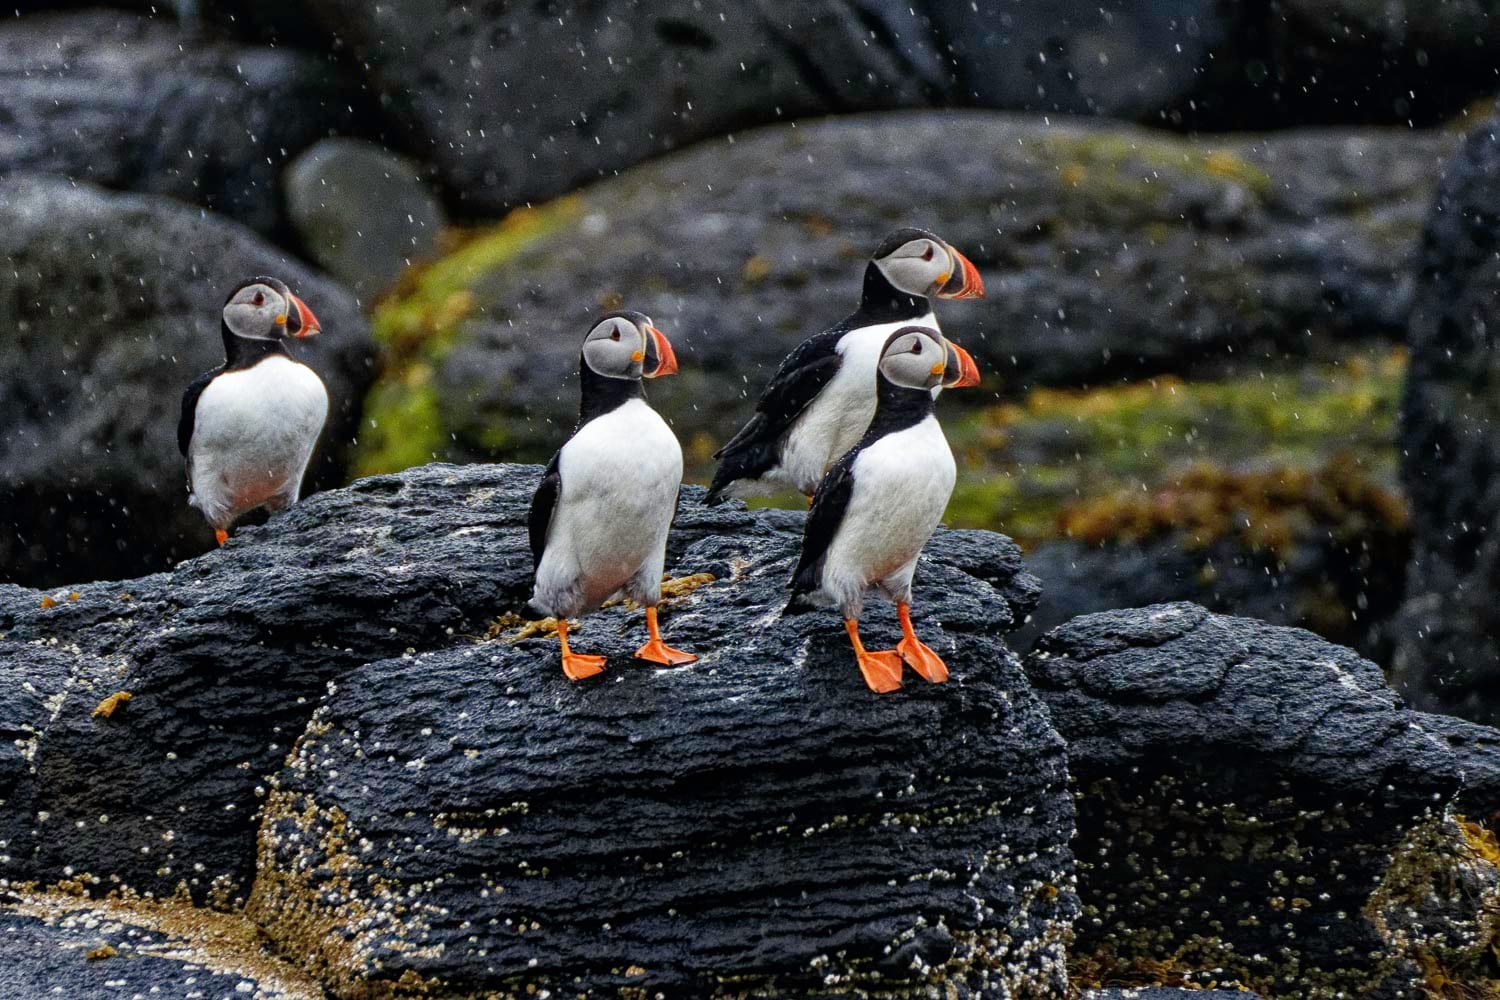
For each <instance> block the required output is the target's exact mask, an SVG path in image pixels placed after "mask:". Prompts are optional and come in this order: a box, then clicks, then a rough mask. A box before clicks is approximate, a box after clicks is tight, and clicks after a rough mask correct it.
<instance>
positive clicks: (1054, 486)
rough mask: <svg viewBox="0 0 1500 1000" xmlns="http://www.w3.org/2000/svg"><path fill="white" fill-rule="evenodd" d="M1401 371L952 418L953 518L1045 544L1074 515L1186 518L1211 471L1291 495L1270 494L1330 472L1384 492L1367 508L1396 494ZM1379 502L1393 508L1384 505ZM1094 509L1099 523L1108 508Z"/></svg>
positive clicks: (1209, 387) (1396, 361) (1394, 357)
mask: <svg viewBox="0 0 1500 1000" xmlns="http://www.w3.org/2000/svg"><path fill="white" fill-rule="evenodd" d="M1404 370H1405V358H1404V355H1403V354H1402V353H1401V352H1399V351H1393V352H1390V353H1387V354H1378V355H1364V354H1360V355H1354V356H1351V357H1349V358H1345V359H1344V360H1343V361H1341V362H1339V363H1338V364H1328V365H1321V366H1313V367H1308V368H1302V369H1298V370H1296V371H1292V372H1286V373H1262V372H1257V373H1255V374H1253V375H1250V376H1246V377H1242V378H1236V379H1229V380H1223V381H1213V382H1185V381H1183V380H1181V379H1177V378H1171V377H1167V378H1157V379H1150V380H1146V381H1142V382H1135V383H1129V384H1125V385H1120V386H1111V387H1107V388H1102V389H1095V390H1059V389H1037V390H1034V391H1033V392H1031V393H1030V394H1028V395H1027V396H1026V397H1025V398H1024V399H1022V400H1020V401H1018V402H1015V403H1006V404H1002V405H999V406H993V407H989V408H986V409H983V410H978V411H970V412H969V413H968V414H964V415H959V416H950V417H948V418H947V419H945V421H944V422H945V426H946V429H947V433H948V437H949V440H950V441H951V442H952V443H953V446H954V450H955V452H956V453H957V454H958V456H959V469H960V473H959V483H958V487H957V489H956V490H955V493H954V501H953V504H952V505H951V506H950V507H949V517H950V519H951V521H952V522H953V523H955V524H958V525H962V526H966V527H990V528H999V529H1001V530H1004V531H1006V532H1007V533H1009V534H1011V535H1013V536H1014V537H1016V538H1017V539H1018V540H1020V541H1021V542H1022V543H1023V544H1034V543H1036V542H1040V541H1043V540H1046V539H1049V538H1056V537H1062V536H1064V535H1065V534H1066V533H1067V531H1068V530H1069V515H1070V512H1075V511H1079V510H1087V509H1088V508H1089V507H1090V505H1091V504H1093V505H1094V506H1095V507H1096V508H1097V507H1098V506H1099V504H1100V503H1103V504H1104V505H1105V506H1110V507H1115V508H1126V507H1132V508H1133V507H1139V506H1142V505H1144V506H1145V507H1148V508H1150V509H1151V510H1159V511H1167V512H1168V513H1169V514H1180V513H1182V512H1181V511H1176V510H1168V509H1169V508H1172V507H1173V506H1174V504H1173V503H1172V502H1169V501H1171V500H1172V499H1173V495H1174V494H1175V493H1182V492H1184V490H1185V487H1191V486H1193V485H1194V484H1195V483H1196V486H1197V487H1200V488H1199V489H1196V490H1194V489H1187V490H1186V492H1198V493H1203V492H1205V491H1206V487H1207V486H1208V485H1211V484H1209V483H1207V482H1206V481H1205V476H1207V478H1210V479H1212V478H1215V477H1214V476H1212V475H1209V474H1208V473H1205V472H1202V471H1195V470H1204V469H1206V468H1207V469H1217V470H1221V471H1222V472H1226V473H1228V472H1233V473H1234V474H1235V475H1236V476H1238V477H1240V478H1241V479H1243V480H1244V481H1243V483H1241V485H1248V486H1266V487H1267V488H1268V489H1269V488H1270V486H1271V485H1272V484H1271V483H1269V482H1256V483H1250V481H1249V480H1248V479H1244V477H1246V476H1251V478H1254V474H1255V473H1256V471H1257V470H1261V471H1265V470H1276V473H1277V474H1276V475H1273V476H1272V477H1271V479H1272V480H1284V481H1286V483H1287V484H1290V485H1285V486H1284V487H1278V488H1277V489H1275V490H1272V495H1273V497H1274V496H1279V495H1280V494H1281V493H1284V492H1286V491H1287V490H1288V489H1291V490H1292V491H1293V492H1296V489H1294V488H1293V487H1297V486H1298V482H1300V483H1301V486H1305V487H1307V488H1306V489H1305V490H1303V491H1302V493H1303V494H1306V493H1308V492H1309V491H1311V492H1317V490H1316V489H1314V485H1313V484H1309V483H1306V482H1301V481H1300V480H1299V479H1298V477H1299V474H1300V473H1301V472H1321V473H1325V475H1324V476H1323V478H1322V479H1321V480H1319V482H1318V483H1317V484H1316V485H1317V489H1322V488H1323V487H1330V488H1332V487H1331V486H1330V483H1334V484H1335V485H1337V484H1344V485H1347V484H1348V483H1349V482H1351V481H1352V480H1353V479H1356V478H1358V479H1360V480H1362V481H1363V482H1365V483H1366V484H1367V485H1368V486H1369V488H1370V489H1371V490H1375V491H1376V493H1374V494H1372V493H1369V492H1366V491H1364V489H1363V488H1362V489H1361V491H1359V492H1358V494H1357V495H1359V496H1360V497H1362V498H1364V499H1367V500H1369V499H1371V497H1373V496H1376V495H1377V494H1380V495H1383V493H1385V492H1393V489H1394V485H1395V478H1396V449H1395V435H1396V409H1397V405H1398V400H1399V398H1400V390H1401V383H1402V378H1403V373H1404ZM945 402H946V401H945ZM955 402H957V400H956V399H955ZM1340 456H1342V457H1340ZM1335 465H1337V470H1335ZM1351 466H1352V468H1351ZM1333 471H1337V473H1338V474H1337V475H1333ZM1195 477H1196V478H1195ZM1330 477H1331V478H1330ZM1262 478H1263V477H1262ZM1293 480H1298V482H1293ZM1335 481H1336V483H1335ZM1217 485H1219V486H1228V485H1231V484H1229V483H1227V481H1222V482H1218V483H1217ZM1238 491H1239V490H1238V487H1236V488H1235V489H1234V490H1216V491H1208V492H1219V493H1221V494H1225V493H1233V492H1238ZM1163 494H1167V499H1165V500H1163V499H1160V498H1161V497H1162V496H1163ZM1299 495H1301V494H1299ZM1132 497H1134V498H1138V500H1139V502H1136V501H1135V500H1130V499H1128V498H1132ZM1178 499H1181V498H1180V497H1178ZM1287 500H1288V502H1289V503H1291V502H1293V501H1294V500H1295V498H1291V497H1288V498H1287ZM1371 505H1372V506H1374V507H1375V508H1379V509H1384V505H1383V502H1382V503H1379V504H1377V503H1375V501H1374V500H1371ZM1093 513H1094V514H1095V515H1096V518H1095V519H1096V520H1097V515H1098V514H1099V511H1098V509H1095V510H1094V512H1093ZM1137 513H1141V512H1140V511H1137ZM1143 516H1144V515H1143ZM1163 516H1166V515H1163ZM1393 516H1394V515H1393ZM1104 520H1106V521H1108V520H1109V519H1108V518H1106V519H1104ZM1151 520H1155V519H1151Z"/></svg>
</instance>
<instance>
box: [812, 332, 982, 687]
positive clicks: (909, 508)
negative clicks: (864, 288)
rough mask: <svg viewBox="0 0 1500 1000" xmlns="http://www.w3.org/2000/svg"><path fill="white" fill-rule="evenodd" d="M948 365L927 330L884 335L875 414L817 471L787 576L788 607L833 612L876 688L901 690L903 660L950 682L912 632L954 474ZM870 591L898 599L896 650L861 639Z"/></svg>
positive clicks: (938, 340) (939, 341)
mask: <svg viewBox="0 0 1500 1000" xmlns="http://www.w3.org/2000/svg"><path fill="white" fill-rule="evenodd" d="M949 364H950V360H949V354H948V351H947V348H946V346H945V344H944V341H943V336H942V334H940V333H938V332H937V330H935V329H933V328H932V327H924V326H904V327H901V328H900V329H898V330H896V331H895V332H894V333H891V334H890V335H889V336H887V337H886V339H885V341H884V345H883V348H882V350H881V351H880V355H879V363H878V365H877V371H878V373H879V374H878V376H877V380H878V386H877V388H876V393H875V395H876V403H875V416H874V418H873V419H872V420H871V421H870V426H869V427H868V428H867V429H866V431H865V434H864V437H862V438H860V439H859V442H858V443H857V444H855V446H854V447H853V448H851V449H850V450H849V451H848V452H847V453H845V454H844V455H843V456H842V457H841V458H840V459H839V460H838V461H837V462H835V463H834V464H833V467H832V468H830V469H829V470H828V474H827V475H825V476H824V477H823V482H822V483H821V484H820V485H819V487H818V492H817V495H816V496H815V498H814V499H813V505H812V510H811V511H809V512H808V515H807V524H806V527H805V529H804V534H803V538H802V556H801V558H800V559H799V560H798V562H797V568H796V571H795V572H794V573H793V574H792V583H791V591H792V598H791V600H790V601H789V602H788V604H787V607H786V610H785V612H784V613H786V614H796V613H799V612H800V611H803V610H806V609H808V608H818V607H836V608H838V609H839V611H840V612H841V613H842V614H843V616H844V628H845V631H847V632H848V634H849V641H850V643H852V644H853V646H854V655H855V659H856V660H857V661H858V663H859V669H860V672H861V673H862V674H863V675H864V679H865V683H866V684H867V685H869V687H870V690H872V691H875V692H877V693H884V692H888V691H894V690H896V689H897V688H899V687H900V686H901V668H902V664H903V663H904V664H906V665H907V666H910V667H911V668H912V669H913V670H915V671H916V672H917V673H918V674H920V675H921V676H922V677H924V678H926V679H927V680H928V681H930V682H931V683H933V684H941V683H942V682H943V681H946V680H947V679H948V668H947V666H946V665H945V664H944V663H943V661H942V658H941V657H939V656H938V654H937V653H935V652H933V651H932V649H931V648H930V647H929V646H927V644H926V643H924V642H922V640H921V639H919V638H917V634H916V632H915V631H913V629H912V624H911V580H912V573H913V572H914V571H915V570H916V566H917V557H918V555H920V554H921V551H922V547H923V546H924V545H926V544H927V540H928V539H929V538H931V537H932V533H933V531H935V530H936V529H937V526H938V522H939V521H940V520H941V519H942V516H943V511H944V509H946V508H947V506H948V498H949V497H950V496H951V495H952V493H953V483H954V480H955V478H956V467H955V465H954V461H953V452H952V450H951V449H950V448H949V447H948V441H947V439H946V438H945V437H943V429H942V427H941V426H939V424H938V421H937V416H936V415H935V413H934V408H935V403H934V399H933V390H934V389H937V388H938V387H940V386H942V385H943V383H944V380H945V379H946V378H947V375H948V365H949ZM872 591H874V592H879V593H881V594H884V595H885V596H886V597H887V598H889V599H890V600H892V601H894V602H895V604H896V615H897V617H898V618H899V619H900V622H901V636H902V638H901V642H900V644H899V645H897V646H896V648H895V649H893V650H878V651H874V652H871V651H869V650H866V649H865V647H864V644H863V643H861V642H860V638H859V615H860V612H861V611H862V610H863V609H864V601H865V597H866V595H867V594H868V593H870V592H872Z"/></svg>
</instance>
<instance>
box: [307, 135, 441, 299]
mask: <svg viewBox="0 0 1500 1000" xmlns="http://www.w3.org/2000/svg"><path fill="white" fill-rule="evenodd" d="M282 184H283V185H284V187H285V188H286V205H287V214H288V215H289V216H290V217H291V222H292V227H293V228H294V229H296V231H297V239H298V242H299V243H300V244H301V246H302V248H303V249H304V250H305V251H306V252H307V254H308V255H309V256H310V257H312V259H313V260H315V261H317V262H318V264H319V265H321V266H322V267H324V268H325V269H327V271H328V272H329V273H330V274H332V275H333V276H334V277H336V278H338V279H339V280H341V281H343V282H344V283H345V284H347V285H348V286H349V288H350V289H352V290H353V292H354V293H355V294H356V295H358V296H359V297H360V298H361V299H362V300H363V301H365V302H373V301H374V300H375V297H376V296H377V295H379V294H380V292H382V291H384V290H385V288H386V286H388V285H389V284H390V283H391V282H392V281H394V280H395V279H396V276H397V275H399V274H400V273H401V272H402V271H403V270H404V269H406V268H407V267H409V266H411V263H412V261H414V260H415V261H421V260H425V259H426V258H428V257H431V256H432V255H433V252H434V248H435V247H436V246H437V240H438V236H439V234H440V233H441V232H442V228H443V226H444V224H445V220H444V216H443V208H442V206H441V205H439V204H438V201H437V198H436V197H434V196H433V194H432V192H430V191H428V190H427V186H426V185H425V184H424V183H423V181H422V172H421V170H419V169H418V168H417V166H416V164H414V163H411V162H410V161H408V160H406V159H405V158H404V157H400V156H397V155H396V154H395V153H392V152H391V151H390V150H388V149H385V148H383V147H381V146H378V145H376V144H375V143H372V142H365V141H364V140H362V139H324V140H322V141H321V142H319V143H317V144H316V145H314V146H312V147H310V148H309V149H308V150H307V151H306V152H304V153H303V154H302V155H301V156H299V157H297V159H296V160H294V161H293V162H292V165H291V166H290V167H288V168H287V171H286V173H285V174H284V175H283V176H282Z"/></svg>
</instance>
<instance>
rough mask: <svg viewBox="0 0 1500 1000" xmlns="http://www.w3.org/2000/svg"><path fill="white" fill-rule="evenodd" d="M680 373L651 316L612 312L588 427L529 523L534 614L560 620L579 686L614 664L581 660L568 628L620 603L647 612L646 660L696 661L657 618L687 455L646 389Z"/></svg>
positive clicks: (595, 347)
mask: <svg viewBox="0 0 1500 1000" xmlns="http://www.w3.org/2000/svg"><path fill="white" fill-rule="evenodd" d="M676 371H677V357H676V355H675V354H674V353H673V352H672V345H671V343H670V342H669V341H668V340H667V338H666V335H665V334H663V333H662V332H661V331H660V330H658V329H657V328H656V325H655V324H654V323H652V322H651V318H650V317H649V316H647V315H645V314H644V313H639V312H633V311H629V310H626V311H621V312H612V313H608V314H606V315H605V316H604V317H603V318H602V319H600V320H599V321H598V322H596V323H595V324H594V326H593V328H592V329H590V330H589V333H588V337H587V338H585V340H584V342H583V350H582V351H581V353H580V355H579V360H578V372H579V380H580V383H581V385H580V393H579V410H578V424H577V425H576V426H575V427H574V428H573V433H572V434H571V435H570V436H569V437H568V440H567V442H566V443H564V444H563V446H562V447H561V448H560V449H558V452H557V454H555V455H553V456H552V461H550V462H548V463H547V468H546V471H544V472H543V473H542V481H541V483H540V484H539V485H538V486H537V489H536V493H535V495H534V496H533V497H532V499H531V515H530V518H529V524H528V527H529V531H530V536H531V555H532V561H533V564H534V567H535V578H534V584H533V588H532V595H531V601H530V603H529V604H528V606H527V611H528V612H529V613H531V614H533V615H535V616H537V617H550V618H556V619H557V637H558V640H559V641H560V643H561V645H562V668H563V673H564V674H566V675H567V677H568V678H569V679H570V680H575V681H578V680H583V679H584V678H587V677H592V676H594V675H595V674H598V673H600V672H602V671H603V670H604V662H605V658H604V657H602V656H589V655H586V654H583V653H575V652H573V650H572V648H571V647H570V646H569V645H568V619H569V618H576V617H579V616H580V615H583V614H586V613H588V612H590V611H593V610H595V609H597V608H598V607H599V606H600V605H601V604H603V603H604V602H605V601H608V600H610V599H611V598H613V597H615V596H617V595H624V596H625V597H628V598H630V599H631V600H632V601H635V602H636V603H637V604H640V605H641V606H643V607H644V608H645V609H646V631H647V637H648V638H647V642H646V644H645V645H643V646H642V647H641V648H640V649H638V650H636V652H635V656H636V658H637V659H640V660H646V661H648V662H650V663H656V664H660V665H662V666H668V667H671V666H679V665H681V664H685V663H692V662H693V661H694V660H696V659H697V657H696V656H694V655H693V654H692V653H686V652H683V651H682V650H679V649H673V648H672V647H670V646H668V645H667V644H666V643H664V642H663V641H662V638H661V630H660V628H659V627H658V625H657V620H656V606H657V604H658V603H660V601H661V577H662V568H663V566H664V565H665V564H666V559H667V532H668V530H669V529H670V528H671V526H672V518H673V516H674V515H675V514H676V512H677V494H678V490H679V488H680V487H681V485H682V446H681V445H679V444H678V443H677V436H676V435H675V434H673V433H672V429H671V428H670V427H668V426H667V422H666V421H665V420H663V419H662V418H661V416H660V414H658V413H657V412H656V411H655V410H653V409H652V408H651V406H650V404H649V403H647V402H646V392H645V387H644V386H643V384H642V380H643V379H648V378H653V379H654V378H661V377H663V376H666V375H671V374H673V373H675V372H676Z"/></svg>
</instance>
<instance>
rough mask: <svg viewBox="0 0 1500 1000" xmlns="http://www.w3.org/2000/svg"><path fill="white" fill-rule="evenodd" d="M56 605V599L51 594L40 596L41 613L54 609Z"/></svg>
mask: <svg viewBox="0 0 1500 1000" xmlns="http://www.w3.org/2000/svg"><path fill="white" fill-rule="evenodd" d="M57 604H58V601H57V598H55V597H53V596H52V595H51V594H44V595H43V596H42V601H41V607H42V610H43V611H47V610H49V609H51V608H55V607H57Z"/></svg>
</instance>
